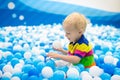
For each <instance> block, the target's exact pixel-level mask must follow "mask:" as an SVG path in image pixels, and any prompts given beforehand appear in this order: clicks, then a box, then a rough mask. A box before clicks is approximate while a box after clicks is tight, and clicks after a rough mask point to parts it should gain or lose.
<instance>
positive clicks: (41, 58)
mask: <svg viewBox="0 0 120 80" xmlns="http://www.w3.org/2000/svg"><path fill="white" fill-rule="evenodd" d="M37 59H39V60H41V61H43V62H44V61H45V58H44V57H43V56H42V55H39V56H38V57H37Z"/></svg>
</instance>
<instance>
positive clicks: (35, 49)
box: [32, 47, 40, 55]
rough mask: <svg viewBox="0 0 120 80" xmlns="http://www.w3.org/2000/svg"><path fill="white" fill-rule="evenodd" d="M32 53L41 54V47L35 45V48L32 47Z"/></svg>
mask: <svg viewBox="0 0 120 80" xmlns="http://www.w3.org/2000/svg"><path fill="white" fill-rule="evenodd" d="M32 53H33V54H36V55H39V54H40V49H39V47H33V48H32Z"/></svg>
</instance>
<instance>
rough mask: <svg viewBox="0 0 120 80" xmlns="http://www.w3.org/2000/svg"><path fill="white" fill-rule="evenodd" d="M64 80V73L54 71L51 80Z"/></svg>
mask: <svg viewBox="0 0 120 80" xmlns="http://www.w3.org/2000/svg"><path fill="white" fill-rule="evenodd" d="M58 79H59V80H64V79H65V72H64V71H61V70H56V71H55V72H54V74H53V80H58Z"/></svg>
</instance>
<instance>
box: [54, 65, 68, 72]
mask: <svg viewBox="0 0 120 80" xmlns="http://www.w3.org/2000/svg"><path fill="white" fill-rule="evenodd" d="M68 69H69V68H68V66H62V67H56V70H62V71H64V72H65V73H66V72H67V71H68Z"/></svg>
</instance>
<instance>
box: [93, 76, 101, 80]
mask: <svg viewBox="0 0 120 80" xmlns="http://www.w3.org/2000/svg"><path fill="white" fill-rule="evenodd" d="M93 80H102V79H101V78H100V77H94V78H93Z"/></svg>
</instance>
